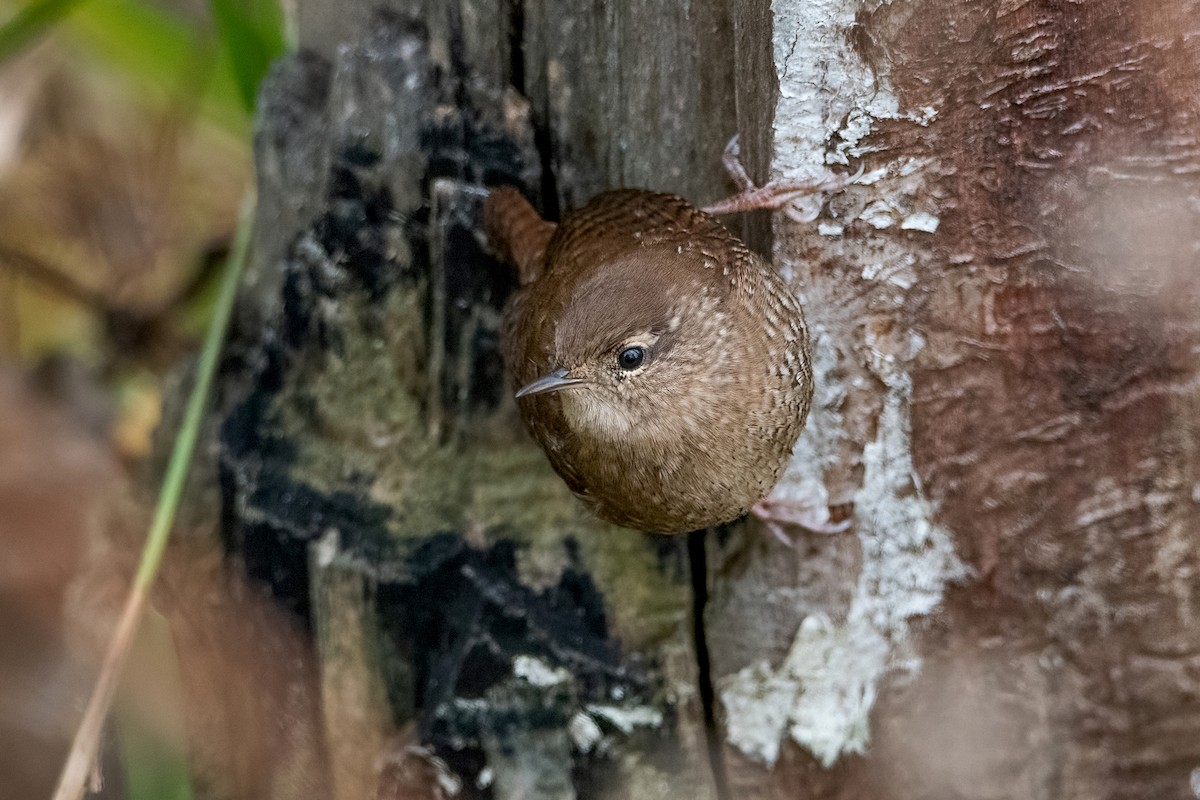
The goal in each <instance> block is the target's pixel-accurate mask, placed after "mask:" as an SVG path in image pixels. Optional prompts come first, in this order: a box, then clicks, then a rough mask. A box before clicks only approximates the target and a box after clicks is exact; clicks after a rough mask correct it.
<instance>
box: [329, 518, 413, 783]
mask: <svg viewBox="0 0 1200 800" xmlns="http://www.w3.org/2000/svg"><path fill="white" fill-rule="evenodd" d="M340 547H341V542H340V541H338V535H337V532H336V531H330V532H329V533H328V534H326V535H325V536H324V537H321V538H319V539H317V540H315V541H313V542H312V543H311V544H310V545H309V560H308V570H309V576H310V577H309V586H310V595H311V603H312V618H313V635H314V639H315V640H316V644H317V657H318V659H319V661H320V664H321V708H322V710H323V712H324V732H325V741H326V743H327V744H326V747H327V748H328V750H329V762H330V767H331V770H332V774H331V775H330V780H331V782H332V783H333V797H334V798H336V799H337V800H361V799H362V798H367V797H370V796H371V795H372V794H373V791H374V788H375V780H376V770H377V762H378V761H379V759H380V754H381V753H383V752H384V750H385V744H386V742H387V739H388V735H389V734H390V733H391V732H392V729H393V723H392V714H391V711H390V709H389V708H388V699H387V687H386V685H385V682H384V677H383V664H382V660H381V659H382V652H381V648H380V644H379V621H378V619H377V618H376V615H375V589H374V587H373V586H372V585H371V581H370V579H369V578H368V576H367V575H366V574H365V573H364V572H363V571H362V569H360V568H357V565H354V564H351V565H349V566H348V567H344V566H343V565H341V564H340V563H339V559H338V555H339V550H340Z"/></svg>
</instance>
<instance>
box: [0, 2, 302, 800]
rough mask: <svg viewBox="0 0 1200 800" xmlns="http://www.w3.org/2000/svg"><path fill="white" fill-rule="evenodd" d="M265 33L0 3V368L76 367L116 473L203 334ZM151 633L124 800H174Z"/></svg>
mask: <svg viewBox="0 0 1200 800" xmlns="http://www.w3.org/2000/svg"><path fill="white" fill-rule="evenodd" d="M283 31H284V24H283V16H282V14H281V11H280V8H279V6H278V0H208V2H206V0H32V2H24V3H19V4H18V3H15V2H12V0H0V362H3V361H4V360H10V361H12V360H15V361H18V362H22V363H23V364H24V365H26V366H30V367H32V366H34V365H37V364H41V363H58V361H60V360H61V359H63V358H67V359H70V360H71V361H72V363H75V364H80V365H82V366H83V367H84V369H83V372H85V373H86V374H87V375H89V376H90V381H91V385H90V386H88V387H85V388H84V389H83V391H82V392H81V393H80V392H78V391H76V389H77V388H78V387H76V388H68V389H67V390H66V395H68V396H66V397H65V398H64V399H66V401H67V402H68V404H70V403H72V402H75V401H80V402H82V399H87V400H88V401H89V402H90V401H91V400H94V398H95V397H96V396H97V395H100V396H102V397H103V398H104V401H103V402H104V403H105V405H106V407H107V411H106V412H105V413H101V414H100V415H99V417H100V418H108V419H109V420H110V421H111V425H109V427H108V430H107V435H108V444H109V446H110V448H111V449H112V451H113V452H115V453H117V454H119V455H120V456H122V457H123V458H124V459H125V460H126V461H127V462H130V461H138V460H141V459H143V458H144V457H145V456H146V455H147V454H148V453H149V448H150V440H151V433H152V431H153V428H154V426H155V425H156V424H157V421H158V416H159V414H158V409H159V407H160V396H161V386H162V378H163V376H164V375H165V374H166V373H167V372H168V371H169V370H171V369H172V368H174V367H175V366H176V365H177V364H178V363H179V360H180V358H181V357H183V356H186V355H187V354H188V353H190V352H193V351H194V349H195V345H196V344H197V342H196V339H197V338H198V335H199V334H200V333H201V331H202V330H203V329H204V328H205V327H207V326H208V324H209V320H210V318H211V316H212V309H213V305H214V296H215V294H216V292H215V290H216V287H217V282H218V279H219V277H220V273H221V270H220V269H219V267H220V265H221V264H222V263H223V262H224V260H225V255H226V253H227V252H228V251H229V247H230V243H231V241H232V239H233V235H234V231H235V229H236V227H237V224H238V218H239V207H240V205H241V200H242V199H243V197H244V195H245V193H246V191H247V190H248V189H249V187H250V183H251V167H250V160H251V158H250V133H251V124H252V117H253V109H254V101H255V97H256V94H257V89H258V85H259V83H260V81H261V80H262V78H263V76H264V75H265V74H266V71H267V69H268V68H269V66H270V64H271V62H272V60H273V59H274V58H275V57H277V56H278V55H280V54H281V53H282V52H283V51H284V48H285V36H284V33H283ZM226 295H227V296H228V295H229V292H226ZM225 305H226V306H227V305H228V303H226V304H225ZM209 338H210V339H211V338H212V337H211V336H210V337H209ZM210 349H211V348H210ZM211 358H215V355H212V356H210V359H211ZM0 366H2V363H0ZM64 374H75V373H72V372H71V371H69V370H68V371H67V372H65V373H64ZM63 385H64V386H66V385H67V384H65V383H64V384H63ZM85 396H86V398H85ZM109 412H111V413H109ZM106 415H107V417H106ZM183 461H184V463H186V456H185V457H184V459H183ZM170 525H171V523H170V520H169V519H168V520H167V522H166V523H165V528H164V530H169V529H170ZM160 549H161V548H160ZM160 628H165V625H158V626H156V625H154V624H152V625H151V626H150V629H148V630H143V633H144V634H146V635H147V636H149V635H150V634H155V636H152V637H151V638H152V639H153V641H151V642H150V644H149V645H144V646H148V647H150V649H151V650H153V651H155V653H156V661H157V663H158V667H157V668H156V670H155V673H156V675H159V676H161V675H163V674H171V675H174V676H175V678H174V680H173V684H172V687H168V689H169V690H157V689H154V687H151V686H150V684H149V682H148V681H147V680H145V679H144V678H135V679H134V680H133V681H130V682H127V684H126V690H127V691H126V692H125V699H124V700H123V702H122V706H123V707H124V711H123V713H122V714H119V715H118V720H117V729H118V735H117V739H118V742H119V744H120V751H121V760H122V772H123V773H124V775H123V778H124V780H123V781H122V783H123V784H124V789H125V793H124V796H125V797H126V798H127V800H143V798H146V799H147V800H148V799H149V798H163V799H166V798H181V800H182V799H183V798H191V797H192V796H193V791H192V788H191V785H190V778H189V767H188V763H187V760H186V758H185V757H184V755H183V753H184V751H185V749H186V748H185V747H184V746H183V744H182V742H183V741H184V738H185V737H184V736H183V734H182V724H183V723H182V697H181V695H180V692H179V691H178V689H179V687H178V664H177V663H176V655H175V653H174V652H173V648H172V647H171V646H170V632H169V631H165V632H164V630H160ZM156 630H157V633H155V631H156ZM155 637H156V638H155ZM128 677H129V676H127V678H128ZM160 689H161V687H160ZM147 703H149V706H150V707H149V708H147V707H145V706H146V704H147ZM130 708H133V709H134V710H135V713H133V714H130V713H128V712H129V709H130ZM164 721H168V722H170V725H169V726H168V727H170V728H171V729H172V730H171V731H165V730H164V729H163V727H162V726H163V725H164ZM168 734H169V735H168ZM3 747H4V742H0V748H3Z"/></svg>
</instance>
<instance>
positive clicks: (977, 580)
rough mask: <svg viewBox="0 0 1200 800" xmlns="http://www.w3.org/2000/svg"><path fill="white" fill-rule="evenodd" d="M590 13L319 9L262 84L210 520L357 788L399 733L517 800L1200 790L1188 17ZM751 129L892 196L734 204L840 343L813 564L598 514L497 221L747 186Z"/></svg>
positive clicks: (355, 793) (812, 539)
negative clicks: (541, 404)
mask: <svg viewBox="0 0 1200 800" xmlns="http://www.w3.org/2000/svg"><path fill="white" fill-rule="evenodd" d="M576 5H578V4H570V3H566V2H562V0H525V1H524V2H512V0H507V1H506V2H501V0H492V2H484V1H483V0H479V1H478V2H472V0H455V1H454V2H429V3H418V2H409V3H403V2H399V1H398V0H393V1H392V2H390V3H382V4H381V3H379V2H378V0H375V2H371V0H355V2H337V3H335V2H333V1H332V0H306V1H305V2H301V3H300V8H299V21H300V38H301V43H302V45H303V46H304V47H305V48H306V50H307V51H308V52H307V54H306V55H303V56H297V57H292V58H290V59H288V60H287V61H286V62H285V63H283V64H281V65H280V67H279V68H278V69H277V70H276V71H275V73H274V75H273V77H272V79H271V80H270V82H269V84H268V86H267V87H266V89H265V90H264V95H263V99H262V103H261V107H260V133H259V139H258V147H257V153H258V164H259V182H260V183H259V217H258V230H257V233H256V240H255V252H256V258H255V265H254V269H253V271H252V273H251V275H250V277H249V282H248V286H247V292H246V294H245V295H244V302H243V304H242V310H241V317H240V319H241V333H240V334H239V336H238V338H237V340H236V344H235V351H234V352H235V353H236V354H238V356H239V358H238V359H231V361H230V364H229V369H228V370H227V372H226V383H225V389H226V393H227V395H228V396H231V397H235V398H236V402H235V403H233V404H232V405H231V407H230V410H229V411H228V413H227V414H226V417H225V420H224V424H223V429H222V436H221V439H222V446H223V455H222V462H221V474H222V486H223V490H224V501H225V505H226V510H227V513H226V525H225V531H226V533H227V536H228V537H229V541H230V544H231V546H232V547H234V548H235V549H236V550H238V551H239V552H240V553H241V554H242V555H243V557H244V559H245V561H246V564H247V568H248V570H249V572H250V573H251V574H252V575H254V576H256V577H258V578H260V579H262V580H264V581H266V582H267V583H269V584H270V586H271V587H272V589H273V590H274V593H275V594H276V596H277V597H278V598H280V599H281V601H283V602H284V603H285V604H288V605H289V606H290V607H291V608H293V609H294V610H295V611H296V612H297V613H298V614H300V615H302V616H303V617H304V618H305V619H307V620H308V621H309V622H310V624H311V626H312V629H313V630H314V631H315V633H316V634H317V636H316V639H317V642H318V648H319V650H320V655H321V660H322V661H321V671H322V698H323V700H324V726H325V731H324V732H325V741H326V749H327V750H328V752H329V754H330V757H331V759H332V760H333V767H332V769H331V775H332V776H333V783H334V785H335V787H336V794H337V796H338V797H362V796H364V793H367V792H375V793H376V796H378V797H398V796H408V795H403V794H400V793H398V791H397V790H395V789H394V787H395V786H398V785H399V784H400V783H401V782H402V781H400V780H399V778H397V769H396V768H393V767H394V765H395V764H396V763H398V762H396V761H395V759H393V756H394V755H395V742H396V741H403V742H408V743H412V744H419V745H421V746H422V748H423V749H421V750H419V751H415V750H412V749H411V748H410V750H408V751H405V752H408V753H411V752H419V753H421V754H423V755H422V756H421V757H422V758H424V759H425V760H426V763H427V766H428V773H429V775H430V776H431V777H430V780H431V781H433V784H437V781H441V783H440V784H438V785H440V786H441V787H442V789H440V790H439V791H443V792H444V793H445V792H449V790H450V789H452V788H454V787H457V788H458V792H459V795H460V796H464V797H484V796H490V797H494V798H497V799H498V800H500V799H501V798H531V800H541V799H542V798H574V797H613V798H631V799H632V800H641V799H642V798H650V797H655V798H659V797H688V798H714V800H715V799H716V798H727V797H736V798H743V797H745V798H755V797H778V798H792V797H829V798H835V797H836V798H851V797H854V798H880V800H883V799H884V798H896V799H897V800H899V799H900V798H922V797H931V796H932V797H962V798H1013V799H1014V800H1016V799H1017V798H1022V799H1023V798H1071V797H1079V798H1083V797H1087V798H1096V797H1111V798H1118V797H1120V798H1125V797H1147V798H1149V797H1153V798H1168V797H1179V798H1184V797H1192V796H1194V795H1193V791H1194V790H1193V788H1192V786H1193V784H1196V785H1200V772H1197V773H1195V774H1196V777H1193V769H1195V768H1197V767H1200V735H1198V734H1200V664H1198V662H1197V660H1196V656H1195V653H1197V652H1200V627H1198V626H1197V623H1196V621H1195V620H1194V619H1193V613H1194V612H1193V606H1194V604H1195V602H1196V600H1197V598H1196V591H1197V590H1196V588H1195V571H1196V560H1197V559H1196V555H1195V552H1194V548H1193V547H1191V546H1190V545H1191V541H1192V535H1191V533H1190V531H1191V530H1192V527H1193V526H1194V524H1195V521H1196V519H1197V515H1198V504H1200V488H1198V487H1200V458H1198V455H1197V445H1196V442H1197V441H1198V437H1197V422H1196V419H1197V416H1196V409H1195V406H1196V405H1197V403H1196V398H1197V391H1198V390H1197V388H1196V387H1197V380H1196V379H1197V364H1196V353H1197V352H1200V331H1198V326H1197V320H1198V314H1197V311H1196V301H1197V299H1198V298H1197V291H1196V290H1197V280H1198V276H1197V270H1196V266H1197V265H1196V261H1197V256H1196V253H1197V243H1198V242H1200V193H1198V192H1197V184H1196V178H1195V176H1196V174H1197V169H1198V168H1200V144H1198V142H1197V133H1196V131H1197V130H1198V127H1197V122H1198V120H1197V116H1198V114H1200V89H1198V88H1197V87H1200V48H1198V47H1197V44H1196V43H1197V42H1200V7H1198V6H1197V4H1196V3H1194V2H1189V0H1164V4H1160V6H1158V7H1155V8H1154V9H1150V8H1148V7H1147V8H1142V5H1144V4H1136V3H1132V2H1128V1H1126V2H1119V0H1076V1H1075V2H1069V1H1068V0H1062V2H1048V1H1047V2H1019V1H1018V2H1009V3H1000V4H972V3H966V2H963V1H962V0H956V1H955V2H952V3H946V2H940V3H935V2H932V1H931V0H916V2H913V3H905V4H892V3H883V2H875V1H873V0H867V1H865V2H858V1H856V0H818V1H817V2H802V1H801V0H775V2H774V3H768V2H766V0H754V1H753V2H748V3H731V2H722V1H721V0H689V1H688V2H680V3H667V4H662V3H642V2H639V0H623V1H622V2H613V3H607V4H592V5H588V6H586V7H584V6H580V7H574V6H576ZM414 20H415V22H414ZM514 90H515V91H514ZM522 96H524V98H525V99H522ZM739 131H740V134H741V142H742V151H743V154H744V157H745V160H746V164H747V166H748V167H749V169H750V172H751V175H752V176H754V177H756V178H758V179H760V180H761V179H765V178H767V177H769V176H774V177H786V178H792V177H795V178H803V177H811V176H815V175H818V174H820V173H821V172H822V171H824V170H826V169H833V170H835V171H844V172H853V171H855V170H857V169H858V168H860V167H861V168H863V175H862V176H861V177H860V178H859V180H858V181H857V182H856V184H855V185H853V186H851V187H850V188H848V189H847V190H845V191H843V192H841V193H838V194H837V195H836V196H832V197H828V198H817V199H816V200H814V201H813V204H812V206H811V208H810V209H809V210H810V211H811V214H810V216H813V217H815V218H814V220H813V221H812V222H807V223H800V222H796V221H793V220H792V219H790V218H788V217H787V216H785V215H782V214H779V215H776V217H775V219H774V220H773V223H772V230H770V231H768V230H767V226H766V225H765V224H764V222H765V215H758V216H759V217H761V218H755V219H750V220H746V221H744V222H743V230H744V232H745V233H746V235H747V236H748V238H749V240H750V241H751V243H752V244H753V245H756V246H759V247H772V248H773V250H772V252H773V259H774V263H775V265H776V267H777V268H778V269H780V270H781V271H782V272H783V273H784V274H785V275H786V276H787V277H789V278H790V279H791V280H792V281H793V284H794V286H795V288H796V291H797V292H798V293H799V295H800V296H801V297H802V299H803V301H804V304H805V308H806V310H807V313H808V317H809V322H810V324H811V326H812V328H813V330H814V333H815V341H816V345H815V347H816V351H815V366H816V377H817V381H818V383H817V394H816V402H815V405H814V410H813V412H812V414H811V416H810V418H809V421H808V425H807V427H806V430H805V433H804V434H803V435H802V438H801V441H800V443H799V445H798V446H797V449H796V452H795V455H794V457H793V461H792V464H791V466H790V468H789V471H788V473H787V475H786V476H785V478H784V480H783V482H782V483H781V485H780V487H779V488H778V489H777V492H778V493H779V494H780V495H782V496H787V497H792V498H794V499H798V500H803V501H806V502H817V503H820V504H826V505H828V506H829V507H830V509H831V511H832V513H833V515H834V517H835V519H839V520H842V519H844V520H849V521H850V529H849V531H848V532H846V533H843V534H813V533H805V532H803V531H798V532H797V539H796V544H795V546H794V547H792V548H787V547H785V546H784V545H782V544H779V543H778V542H776V541H775V540H773V539H772V538H771V537H770V536H769V535H768V534H765V533H764V531H763V529H762V528H761V527H759V526H758V525H756V524H741V525H735V526H731V527H730V528H728V529H722V530H721V531H711V532H709V533H708V534H707V536H705V537H704V538H701V534H695V535H693V536H692V537H691V538H690V539H686V540H685V538H662V537H653V536H648V535H642V534H638V533H634V532H630V531H623V530H620V529H615V528H612V527H610V526H606V525H604V524H602V523H600V522H598V521H596V520H594V519H592V518H590V517H588V516H587V515H586V513H585V512H584V511H583V510H582V509H581V508H579V507H578V505H577V504H576V503H575V501H574V500H573V499H572V498H571V497H570V495H569V492H567V490H566V488H565V487H564V486H563V485H562V484H561V482H560V481H559V480H558V479H557V478H556V477H555V476H554V474H553V473H552V472H551V470H550V468H549V466H548V465H547V464H546V463H545V460H544V458H543V457H542V455H541V453H540V452H539V451H538V449H537V448H536V447H535V446H534V445H533V444H532V443H531V442H530V441H529V440H528V438H527V437H526V436H525V435H524V433H523V431H522V429H521V426H520V423H519V420H518V419H517V417H516V414H515V409H514V406H513V403H512V400H511V397H510V394H511V393H510V392H509V390H508V389H507V387H506V384H505V381H504V380H503V377H502V374H501V371H500V365H499V350H498V331H499V310H500V308H501V307H502V304H503V301H504V299H505V297H506V296H507V294H508V292H510V291H511V289H512V285H513V279H512V277H511V276H510V275H509V274H508V272H507V270H506V269H505V268H504V267H502V266H501V265H499V264H497V263H496V262H495V261H494V260H492V258H491V257H490V256H489V255H488V254H487V253H486V252H485V250H484V249H483V248H482V246H481V244H480V239H479V232H478V224H479V220H478V205H479V199H480V197H481V195H482V191H481V187H482V186H483V185H485V184H494V183H497V182H512V183H517V184H520V185H522V186H524V187H525V188H526V189H527V190H529V191H531V192H532V193H534V194H536V195H539V196H540V199H541V203H542V206H543V208H544V209H545V210H546V212H547V213H548V214H550V215H554V214H557V213H558V211H559V210H560V209H568V208H572V207H575V206H577V205H579V204H581V203H582V202H583V201H585V200H586V199H587V198H588V197H590V196H591V195H592V194H594V193H595V192H597V191H599V190H602V189H605V188H611V187H614V186H621V185H637V186H645V187H648V188H652V189H657V190H665V191H674V192H678V193H681V194H684V195H685V196H687V197H689V198H690V199H692V200H693V201H696V202H706V201H709V200H713V199H716V198H718V197H720V196H722V195H723V194H726V193H728V191H729V187H728V185H727V184H726V182H725V180H724V178H723V176H722V173H721V168H720V153H721V150H722V148H723V146H724V144H725V142H726V141H727V139H728V138H729V137H730V136H731V135H733V134H734V133H735V132H739ZM772 240H773V244H772ZM697 615H699V616H697ZM697 619H701V620H702V624H695V623H696V620H697ZM398 731H400V732H401V733H399V734H398ZM398 736H400V737H401V738H397V737H398ZM389 742H390V744H389ZM389 748H390V749H389ZM389 753H391V755H389ZM381 754H382V755H383V759H382V761H381ZM402 755H403V754H402ZM401 760H403V759H401ZM380 764H383V766H382V767H380ZM389 764H390V765H392V767H389V766H388V765H389ZM389 770H390V771H389ZM406 780H407V779H406ZM433 784H431V785H433ZM406 785H407V784H406ZM389 787H393V788H389ZM429 791H430V792H431V794H429V795H428V796H436V794H435V793H433V792H434V789H430V790H429ZM389 792H391V793H389Z"/></svg>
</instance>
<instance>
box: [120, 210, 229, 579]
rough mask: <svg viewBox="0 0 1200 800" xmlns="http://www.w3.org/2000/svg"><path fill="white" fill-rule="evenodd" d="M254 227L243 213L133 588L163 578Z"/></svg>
mask: <svg viewBox="0 0 1200 800" xmlns="http://www.w3.org/2000/svg"><path fill="white" fill-rule="evenodd" d="M252 227H253V213H252V212H251V211H249V210H245V211H243V212H242V219H241V222H240V223H239V224H238V229H237V234H236V235H235V236H234V241H233V250H232V251H231V252H230V254H229V263H228V264H227V265H226V267H225V275H224V277H223V278H222V279H221V290H220V294H218V295H217V303H216V305H215V306H214V307H213V316H212V320H211V321H210V322H209V324H208V333H207V334H206V335H205V337H204V348H203V349H202V350H201V351H200V362H199V363H198V364H197V366H196V383H195V385H194V386H193V387H192V393H191V394H190V395H189V396H188V402H187V407H186V408H185V409H184V413H183V424H182V425H181V426H180V428H179V433H177V434H176V436H175V447H174V449H173V450H172V451H171V461H170V463H169V464H168V465H167V474H166V477H164V478H163V485H162V491H161V493H160V494H159V496H158V505H157V507H156V508H155V509H154V520H153V521H152V522H151V523H150V532H149V534H147V536H146V546H145V548H144V549H143V550H142V560H141V563H140V564H139V565H138V571H137V577H136V578H134V588H136V589H143V588H146V587H148V586H149V585H150V584H151V582H153V580H154V576H155V575H157V574H158V567H159V564H161V563H162V554H163V550H165V549H166V546H167V537H168V535H169V534H170V532H171V525H172V524H173V523H174V521H175V512H176V511H177V510H178V509H179V500H180V498H181V497H182V495H183V486H184V482H185V481H186V479H187V473H188V467H189V466H190V465H191V461H192V453H193V452H195V449H196V439H197V438H198V437H199V435H200V426H201V424H202V423H203V422H204V409H205V407H206V406H207V405H208V394H209V390H210V389H211V388H212V382H213V377H214V376H215V375H216V373H217V362H218V361H220V358H221V347H222V345H223V344H224V343H225V331H226V329H227V328H228V327H229V318H230V316H231V315H232V314H233V301H234V298H235V297H236V296H237V287H238V283H239V281H240V280H241V275H242V270H243V268H244V266H245V262H246V256H247V251H248V250H249V248H250V230H251V228H252Z"/></svg>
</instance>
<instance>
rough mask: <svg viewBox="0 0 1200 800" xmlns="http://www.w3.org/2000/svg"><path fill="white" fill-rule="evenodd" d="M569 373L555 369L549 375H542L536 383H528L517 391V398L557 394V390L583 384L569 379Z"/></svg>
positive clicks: (579, 380)
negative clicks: (550, 393)
mask: <svg viewBox="0 0 1200 800" xmlns="http://www.w3.org/2000/svg"><path fill="white" fill-rule="evenodd" d="M569 376H570V373H569V372H567V371H566V370H565V369H556V370H554V372H551V373H550V374H549V375H543V376H542V377H540V378H538V379H537V380H536V381H530V382H529V383H527V384H525V385H524V386H522V387H521V388H520V389H518V390H517V395H516V396H517V397H527V396H529V395H531V394H541V393H542V392H557V391H558V390H559V389H565V388H567V387H568V386H575V385H576V384H580V383H583V381H582V380H581V379H579V378H572V377H569Z"/></svg>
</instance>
